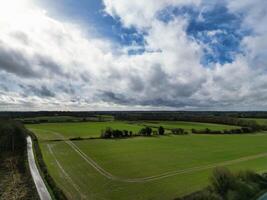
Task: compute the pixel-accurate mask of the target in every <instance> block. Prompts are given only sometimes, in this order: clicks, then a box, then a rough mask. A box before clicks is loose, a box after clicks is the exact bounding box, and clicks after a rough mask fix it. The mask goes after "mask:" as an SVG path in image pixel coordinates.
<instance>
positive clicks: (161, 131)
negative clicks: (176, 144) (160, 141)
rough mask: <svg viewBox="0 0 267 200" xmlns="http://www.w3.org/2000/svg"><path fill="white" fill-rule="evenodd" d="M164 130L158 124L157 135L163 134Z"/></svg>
mask: <svg viewBox="0 0 267 200" xmlns="http://www.w3.org/2000/svg"><path fill="white" fill-rule="evenodd" d="M164 132H165V129H164V128H163V127H162V126H160V127H159V128H158V133H159V135H164Z"/></svg>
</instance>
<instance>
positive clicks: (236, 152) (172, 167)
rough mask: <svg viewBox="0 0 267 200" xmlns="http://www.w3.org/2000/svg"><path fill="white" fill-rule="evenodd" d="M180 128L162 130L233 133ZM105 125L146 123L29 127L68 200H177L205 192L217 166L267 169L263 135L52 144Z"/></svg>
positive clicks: (192, 125) (135, 127)
mask: <svg viewBox="0 0 267 200" xmlns="http://www.w3.org/2000/svg"><path fill="white" fill-rule="evenodd" d="M176 123H177V124H175V123H174V122H161V123H160V125H162V126H164V127H167V126H168V125H169V126H171V127H172V126H175V128H177V125H178V124H179V126H178V127H181V126H182V125H184V127H182V128H185V129H186V127H187V126H188V127H190V128H195V129H200V128H201V129H202V128H210V129H213V128H221V129H225V128H231V127H227V126H223V125H216V124H203V123H202V124H200V123H187V122H186V123H185V122H176ZM149 124H151V123H149ZM152 124H154V125H155V123H152ZM106 126H110V127H113V128H119V129H128V130H132V131H138V130H139V129H140V128H141V127H143V122H142V123H141V122H140V123H135V124H129V123H126V122H119V121H115V122H105V123H103V122H102V123H101V122H95V123H90V122H88V123H70V124H66V123H64V124H62V126H59V124H38V125H28V128H30V129H31V130H33V131H34V132H35V133H36V135H37V136H38V138H39V140H40V141H41V142H40V145H41V150H42V152H43V155H44V159H45V162H46V164H47V166H48V170H49V172H50V173H51V175H52V177H54V179H55V181H56V183H57V184H58V185H59V186H60V187H61V188H62V189H63V190H64V192H65V193H66V195H67V196H68V197H69V198H70V199H174V198H175V197H178V196H181V195H185V194H188V193H191V192H193V191H196V190H199V189H201V188H203V187H205V186H206V185H207V184H208V181H209V176H210V174H211V171H212V169H213V168H214V167H215V166H227V167H229V168H230V169H233V170H239V169H253V170H255V171H257V172H261V171H265V170H267V162H266V159H267V134H265V133H259V134H254V135H186V136H173V135H170V136H158V137H137V138H130V139H120V140H104V139H95V140H81V141H69V140H66V141H57V142H55V141H49V140H50V139H65V138H69V137H77V136H81V137H90V136H98V135H99V133H97V132H98V131H101V129H103V128H105V127H106ZM210 126H213V128H211V127H210Z"/></svg>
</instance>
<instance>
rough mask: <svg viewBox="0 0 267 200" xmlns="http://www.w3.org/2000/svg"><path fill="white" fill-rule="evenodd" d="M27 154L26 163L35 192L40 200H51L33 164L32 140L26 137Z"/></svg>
mask: <svg viewBox="0 0 267 200" xmlns="http://www.w3.org/2000/svg"><path fill="white" fill-rule="evenodd" d="M27 153H28V162H29V166H30V171H31V175H32V178H33V181H34V183H35V186H36V188H37V192H38V194H39V197H40V199H41V200H52V198H51V196H50V193H49V192H48V190H47V188H46V185H45V183H44V181H43V179H42V177H41V175H40V173H39V171H38V168H37V166H36V163H35V158H34V154H33V149H32V139H31V137H29V136H28V137H27Z"/></svg>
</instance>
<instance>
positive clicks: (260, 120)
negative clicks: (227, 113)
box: [241, 118, 267, 125]
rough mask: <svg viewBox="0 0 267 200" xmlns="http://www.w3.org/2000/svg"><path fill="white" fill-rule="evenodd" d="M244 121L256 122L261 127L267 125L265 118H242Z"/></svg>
mask: <svg viewBox="0 0 267 200" xmlns="http://www.w3.org/2000/svg"><path fill="white" fill-rule="evenodd" d="M241 119H242V120H250V121H255V122H257V123H258V124H259V125H267V119H263V118H241Z"/></svg>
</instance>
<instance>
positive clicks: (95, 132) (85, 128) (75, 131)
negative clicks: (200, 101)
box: [27, 121, 237, 140]
mask: <svg viewBox="0 0 267 200" xmlns="http://www.w3.org/2000/svg"><path fill="white" fill-rule="evenodd" d="M144 125H147V126H155V127H158V126H163V127H164V128H166V129H172V128H183V129H185V130H186V131H188V132H191V129H192V128H194V129H197V130H203V129H205V128H209V129H211V130H225V129H233V128H237V127H236V126H228V125H221V124H208V123H197V122H179V121H176V122H167V121H161V122H124V121H109V122H75V123H43V124H28V125H27V128H28V129H30V130H32V131H34V132H35V133H36V134H37V137H38V138H39V139H40V140H50V139H60V138H58V137H57V136H56V135H54V134H47V131H54V132H60V133H61V134H63V135H64V136H65V137H66V138H73V137H82V138H88V137H98V136H100V134H101V130H103V129H105V128H106V127H111V128H114V129H120V130H124V129H125V130H128V131H132V132H133V133H138V131H139V130H140V129H141V128H143V127H144ZM43 130H46V131H43Z"/></svg>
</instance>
